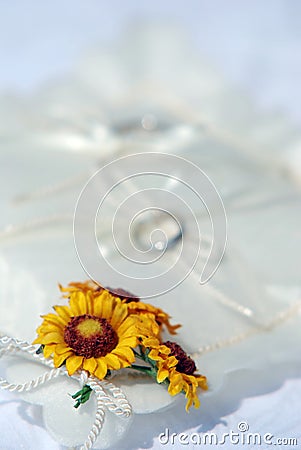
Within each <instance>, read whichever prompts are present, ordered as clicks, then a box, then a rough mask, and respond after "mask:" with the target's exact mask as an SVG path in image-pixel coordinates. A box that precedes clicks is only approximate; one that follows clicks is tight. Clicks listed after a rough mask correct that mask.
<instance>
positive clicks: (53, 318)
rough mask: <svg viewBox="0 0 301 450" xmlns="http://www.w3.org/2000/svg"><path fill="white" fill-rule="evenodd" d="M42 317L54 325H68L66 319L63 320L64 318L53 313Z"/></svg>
mask: <svg viewBox="0 0 301 450" xmlns="http://www.w3.org/2000/svg"><path fill="white" fill-rule="evenodd" d="M41 317H42V319H44V321H45V322H47V323H51V324H53V325H60V326H65V325H67V323H68V321H67V320H66V319H63V318H62V317H60V316H58V315H56V314H53V313H49V314H44V315H42V316H41Z"/></svg>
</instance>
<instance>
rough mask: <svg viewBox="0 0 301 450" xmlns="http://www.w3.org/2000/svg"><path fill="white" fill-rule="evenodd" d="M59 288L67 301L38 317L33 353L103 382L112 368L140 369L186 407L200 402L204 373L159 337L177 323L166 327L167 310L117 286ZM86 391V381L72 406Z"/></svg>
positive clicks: (89, 284)
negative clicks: (180, 398) (183, 399)
mask: <svg viewBox="0 0 301 450" xmlns="http://www.w3.org/2000/svg"><path fill="white" fill-rule="evenodd" d="M60 289H61V291H62V292H63V297H65V298H68V299H69V305H64V306H54V311H55V313H50V314H47V315H44V316H42V318H43V323H42V325H41V326H40V327H39V328H38V329H37V333H38V337H37V338H36V339H35V341H34V342H33V343H34V344H40V347H39V349H38V350H37V352H38V353H39V352H43V355H44V357H45V358H52V359H53V364H54V366H55V367H57V368H58V367H61V366H64V365H65V366H66V369H67V371H68V375H70V376H72V375H73V374H75V373H76V372H77V371H80V370H84V371H86V372H87V374H88V375H89V376H94V377H96V378H97V379H99V380H104V379H107V378H109V377H110V375H111V374H112V371H118V370H120V369H127V368H128V369H130V370H136V371H140V372H143V373H144V374H146V375H149V376H150V377H152V378H154V380H156V382H157V383H162V384H165V385H166V386H167V387H168V392H169V394H170V395H172V396H174V395H177V394H179V393H184V394H185V396H186V398H187V403H186V410H187V411H188V409H189V408H190V407H191V406H192V405H194V407H196V408H198V407H199V406H200V401H199V398H198V389H199V388H201V389H203V390H206V389H207V380H206V377H205V376H203V375H200V374H197V373H196V365H195V363H194V361H193V360H192V359H191V358H190V357H189V356H188V355H187V354H186V352H185V351H184V350H183V349H182V348H181V346H180V345H178V344H177V343H175V342H172V341H170V340H168V341H165V342H163V341H162V331H163V329H164V328H165V329H166V330H167V331H168V332H169V333H170V334H171V335H174V334H176V330H177V329H178V328H179V327H180V325H171V323H170V316H169V315H168V314H166V313H165V312H164V311H163V310H162V309H160V308H157V307H155V306H152V305H150V304H147V303H144V302H142V301H140V299H139V298H137V297H135V296H134V295H132V294H130V293H128V292H126V291H124V290H122V289H119V290H117V291H116V290H115V293H112V292H111V291H110V289H104V288H101V287H100V286H98V285H97V284H96V283H94V282H92V281H87V282H84V283H70V284H69V285H68V286H67V287H66V288H63V287H62V286H60ZM138 361H139V364H137V362H138ZM91 391H92V390H91V388H90V387H89V386H88V385H85V386H83V387H82V389H81V390H80V391H78V392H77V393H75V394H74V395H73V398H74V399H75V407H76V408H77V407H79V406H80V404H82V403H85V402H86V401H87V400H88V399H89V397H90V394H91Z"/></svg>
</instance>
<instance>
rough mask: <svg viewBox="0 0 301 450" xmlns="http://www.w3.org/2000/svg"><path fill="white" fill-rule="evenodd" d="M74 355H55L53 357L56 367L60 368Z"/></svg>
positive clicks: (69, 353)
mask: <svg viewBox="0 0 301 450" xmlns="http://www.w3.org/2000/svg"><path fill="white" fill-rule="evenodd" d="M71 355H73V352H70V351H69V352H68V353H64V354H62V355H58V354H57V353H54V356H53V364H54V365H55V367H60V366H61V365H62V364H63V362H64V361H65V360H66V359H67V358H68V357H69V356H71Z"/></svg>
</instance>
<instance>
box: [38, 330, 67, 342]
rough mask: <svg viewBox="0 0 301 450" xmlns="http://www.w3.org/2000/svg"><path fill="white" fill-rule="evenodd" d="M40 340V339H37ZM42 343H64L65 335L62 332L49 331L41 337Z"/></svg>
mask: <svg viewBox="0 0 301 450" xmlns="http://www.w3.org/2000/svg"><path fill="white" fill-rule="evenodd" d="M36 341H38V339H36ZM40 343H41V344H63V343H64V337H63V335H62V334H61V333H56V332H53V333H47V334H45V335H44V336H41V337H40Z"/></svg>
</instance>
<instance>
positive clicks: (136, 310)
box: [60, 280, 181, 334]
mask: <svg viewBox="0 0 301 450" xmlns="http://www.w3.org/2000/svg"><path fill="white" fill-rule="evenodd" d="M106 289H107V290H108V291H110V293H111V295H113V296H114V297H117V298H120V299H121V300H122V302H123V303H126V304H127V305H128V308H129V314H135V315H136V314H139V315H144V316H146V317H148V318H150V319H152V320H155V321H156V323H157V324H158V327H159V328H158V333H157V334H161V332H162V330H163V329H164V327H165V328H166V329H167V330H168V332H169V333H170V334H176V333H177V331H176V330H177V329H178V328H179V327H180V326H181V325H179V324H177V325H172V324H171V323H170V318H171V317H170V315H169V314H167V313H166V312H164V311H163V310H162V309H161V308H158V307H156V306H153V305H150V304H148V303H144V302H141V301H140V299H139V298H138V297H137V296H135V295H134V294H132V293H130V292H127V291H125V290H124V289H120V288H119V289H114V292H111V288H106ZM60 290H61V291H62V292H63V293H64V297H69V296H70V295H71V294H72V293H73V292H76V291H80V292H84V293H86V292H89V291H91V292H92V295H93V296H98V295H99V293H100V292H102V291H103V290H105V289H104V288H102V287H100V286H99V285H98V284H96V283H95V282H94V281H92V280H88V281H84V282H72V283H69V284H68V286H67V287H65V288H64V287H62V286H61V285H60Z"/></svg>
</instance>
